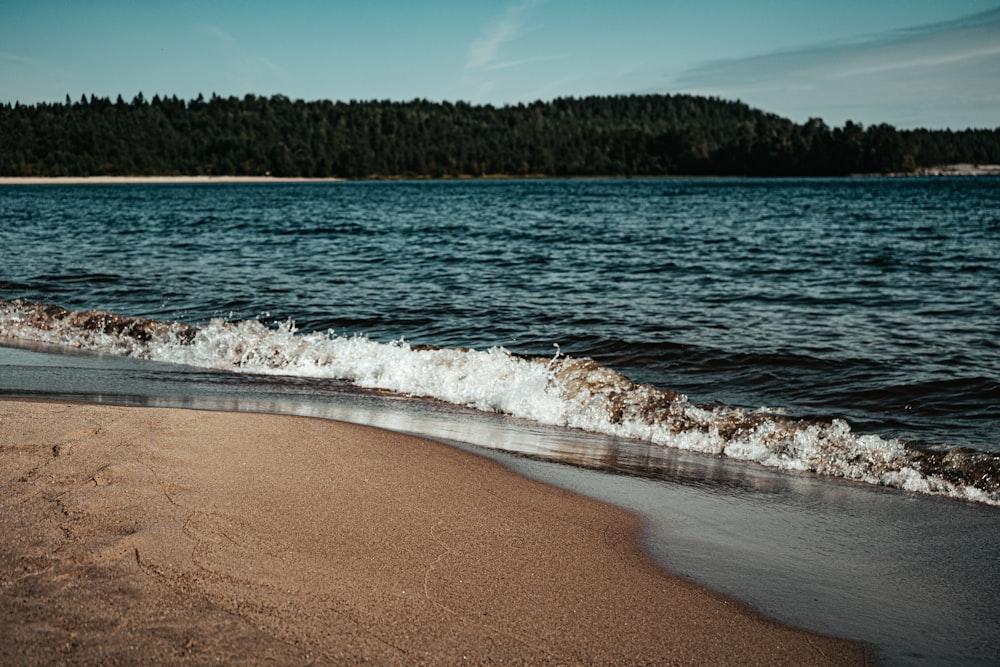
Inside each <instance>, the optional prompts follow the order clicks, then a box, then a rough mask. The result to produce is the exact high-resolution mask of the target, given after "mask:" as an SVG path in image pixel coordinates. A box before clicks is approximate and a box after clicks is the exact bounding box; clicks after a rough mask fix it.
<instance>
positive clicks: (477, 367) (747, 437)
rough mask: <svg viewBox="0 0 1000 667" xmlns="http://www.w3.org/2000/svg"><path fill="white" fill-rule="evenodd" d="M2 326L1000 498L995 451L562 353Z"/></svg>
mask: <svg viewBox="0 0 1000 667" xmlns="http://www.w3.org/2000/svg"><path fill="white" fill-rule="evenodd" d="M0 336H2V337H5V338H7V339H10V340H12V341H34V342H41V343H49V344H55V345H61V346H70V347H75V348H80V349H86V350H92V351H96V352H103V353H111V354H117V355H125V356H130V357H136V358H141V359H149V360H155V361H161V362H169V363H178V364H185V365H189V366H195V367H200V368H206V369H213V370H220V371H229V372H238V373H250V374H261V375H282V376H294V377H307V378H327V379H337V380H342V381H347V382H351V383H354V384H356V385H358V386H360V387H366V388H372V389H380V390H386V391H391V392H396V393H399V394H404V395H408V396H416V397H425V398H433V399H437V400H440V401H445V402H448V403H452V404H455V405H462V406H467V407H471V408H475V409H478V410H486V411H493V412H498V413H503V414H507V415H512V416H515V417H519V418H523V419H528V420H533V421H535V422H538V423H541V424H547V425H553V426H562V427H569V428H575V429H582V430H585V431H589V432H593V433H600V434H605V435H611V436H618V437H624V438H634V439H639V440H643V441H646V442H651V443H655V444H657V445H662V446H665V447H674V448H677V449H683V450H690V451H697V452H702V453H707V454H712V455H718V456H725V457H729V458H732V459H737V460H741V461H750V462H755V463H758V464H761V465H764V466H768V467H772V468H780V469H784V470H793V471H805V472H811V473H816V474H820V475H828V476H833V477H841V478H846V479H852V480H857V481H862V482H867V483H870V484H877V485H885V486H892V487H896V488H900V489H904V490H908V491H916V492H921V493H929V494H937V495H945V496H951V497H955V498H961V499H965V500H971V501H977V502H983V503H988V504H993V505H1000V482H998V476H997V469H998V468H1000V466H998V465H997V460H996V458H995V457H994V458H990V459H989V461H986V462H985V463H984V461H983V460H982V457H983V456H987V458H988V455H976V454H969V455H960V454H958V453H956V455H955V456H950V457H932V456H928V455H926V453H923V454H922V453H920V452H919V451H914V450H912V449H910V448H908V447H906V446H905V445H904V444H903V443H902V442H901V441H899V440H897V439H893V438H882V437H879V436H875V435H866V434H857V433H854V432H853V431H852V430H851V428H850V426H849V425H848V424H847V423H846V422H845V421H843V420H841V419H833V420H832V421H829V422H815V421H802V420H795V419H791V418H788V417H785V416H782V415H781V414H778V412H779V411H777V410H774V409H768V408H762V409H760V410H757V411H748V410H744V409H742V408H736V407H727V406H711V407H709V406H701V405H697V404H693V403H691V402H689V401H688V399H687V397H686V396H684V395H681V394H678V393H675V392H672V391H670V390H669V389H663V388H658V387H654V386H652V385H648V384H639V383H636V382H633V381H631V380H630V379H628V378H627V377H625V376H623V375H621V374H620V373H618V372H616V371H614V370H613V369H610V368H608V367H605V366H602V365H600V364H598V363H597V362H595V361H593V360H591V359H587V358H573V357H566V356H562V355H560V354H558V352H557V353H556V354H555V355H554V356H552V357H550V358H539V357H522V356H518V355H515V354H512V353H510V352H509V351H507V350H505V349H503V348H500V347H495V348H491V349H488V350H473V349H465V348H456V349H447V348H433V347H426V346H412V345H410V344H409V343H407V342H406V341H404V340H398V341H395V342H390V343H381V342H376V341H372V340H370V339H368V338H366V337H364V336H357V335H355V336H343V335H338V334H336V333H335V332H333V331H328V332H325V333H316V332H314V333H300V332H298V331H297V330H296V327H295V325H294V323H293V322H291V321H288V322H285V323H282V324H279V325H277V326H267V325H265V324H263V323H262V322H260V321H257V320H244V321H239V322H230V321H226V320H222V319H213V320H211V321H209V322H208V323H207V324H204V325H201V326H192V325H188V324H182V323H177V322H160V321H155V320H148V319H144V318H137V317H124V316H121V315H117V314H115V313H109V312H103V311H87V312H74V311H69V310H65V309H63V308H60V307H58V306H51V305H46V304H37V303H29V302H24V301H2V300H0ZM977 457H978V458H977ZM981 473H982V474H981Z"/></svg>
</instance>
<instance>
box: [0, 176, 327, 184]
mask: <svg viewBox="0 0 1000 667" xmlns="http://www.w3.org/2000/svg"><path fill="white" fill-rule="evenodd" d="M343 180H344V179H343V178H276V177H273V176H0V185H114V184H130V183H132V184H134V183H327V182H340V181H343Z"/></svg>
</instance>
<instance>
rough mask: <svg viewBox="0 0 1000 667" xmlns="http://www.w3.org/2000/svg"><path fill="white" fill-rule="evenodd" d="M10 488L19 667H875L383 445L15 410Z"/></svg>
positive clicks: (242, 427) (120, 416)
mask: <svg viewBox="0 0 1000 667" xmlns="http://www.w3.org/2000/svg"><path fill="white" fill-rule="evenodd" d="M0 474H2V487H0V488H2V489H3V490H2V492H0V529H2V530H3V534H4V539H3V540H0V612H2V617H0V618H2V621H0V624H2V626H0V634H2V635H3V637H4V638H5V640H4V641H3V642H0V663H2V664H5V665H37V664H45V665H52V664H102V665H107V664H142V663H153V662H157V663H167V664H205V663H209V662H221V663H223V664H264V663H267V664H294V665H304V664H359V663H366V662H367V663H372V664H380V665H410V664H433V665H452V664H459V663H465V664H495V663H515V664H562V665H583V664H593V665H610V664H658V665H663V664H679V665H722V664H727V665H736V664H740V665H746V664H761V665H763V664H766V665H780V664H789V665H792V664H794V665H807V664H808V665H822V664H864V662H865V652H864V650H863V648H862V647H860V646H858V645H855V644H852V643H849V642H846V641H841V640H837V639H831V638H827V637H822V636H817V635H814V634H810V633H807V632H803V631H799V630H796V629H792V628H788V627H784V626H782V625H779V624H776V623H774V622H771V621H769V620H767V619H764V618H762V617H760V616H759V615H757V614H755V613H754V612H753V611H752V610H750V609H749V608H747V607H745V606H744V605H741V604H738V603H736V602H733V601H730V600H727V599H725V598H723V597H721V596H718V595H716V594H714V593H711V592H708V591H705V590H702V589H700V588H698V587H696V586H694V585H692V584H689V583H687V582H685V581H682V580H680V579H677V578H674V577H671V576H669V575H667V574H665V573H664V572H662V571H661V570H660V569H658V568H657V567H656V566H655V565H654V564H653V563H652V562H651V561H650V560H649V559H648V558H647V557H646V556H645V555H644V554H643V553H642V551H641V550H640V549H639V548H638V547H637V536H638V534H639V530H640V528H641V527H640V525H639V523H638V520H637V519H636V518H634V517H633V516H631V515H629V514H627V513H626V512H624V511H622V510H619V509H617V508H614V507H611V506H608V505H604V504H601V503H599V502H597V501H593V500H590V499H587V498H583V497H580V496H577V495H573V494H571V493H569V492H566V491H562V490H559V489H556V488H553V487H549V486H546V485H544V484H541V483H537V482H534V481H531V480H528V479H525V478H523V477H520V476H518V475H516V474H514V473H512V472H510V471H508V470H506V469H504V468H502V467H501V466H499V465H497V464H495V463H492V462H490V461H487V460H485V459H481V458H479V457H477V456H475V455H472V454H469V453H466V452H462V451H459V450H455V449H453V448H450V447H447V446H445V445H440V444H437V443H433V442H429V441H426V440H421V439H417V438H413V437H408V436H402V435H398V434H395V433H390V432H387V431H382V430H378V429H372V428H367V427H361V426H353V425H345V424H340V423H335V422H330V421H324V420H317V419H309V418H301V417H286V416H270V415H254V414H236V413H213V412H195V411H183V410H167V409H146V408H118V407H106V406H92V405H79V404H66V403H54V402H22V401H0Z"/></svg>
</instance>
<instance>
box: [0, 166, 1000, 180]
mask: <svg viewBox="0 0 1000 667" xmlns="http://www.w3.org/2000/svg"><path fill="white" fill-rule="evenodd" d="M858 176H883V177H889V178H892V177H906V176H1000V164H968V163H963V164H945V165H938V166H935V167H921V168H919V169H917V170H916V171H913V172H894V173H887V174H849V175H845V176H844V178H851V177H858ZM521 178H528V179H533V180H537V179H545V178H561V177H558V176H548V175H544V174H527V175H515V174H487V175H484V176H446V177H442V178H433V177H430V176H426V175H425V176H421V175H410V176H403V175H379V176H372V177H370V178H362V179H354V178H351V179H348V178H336V177H328V178H306V177H291V178H281V177H276V176H0V185H116V184H122V185H128V184H156V183H164V184H170V183H177V184H197V183H342V182H346V181H368V180H372V181H398V180H420V181H423V180H447V181H455V180H463V181H464V180H470V181H479V180H487V181H489V180H508V179H521ZM568 178H574V179H588V178H615V179H623V180H628V179H635V178H668V179H669V178H744V177H742V176H738V175H718V176H711V175H697V176H695V175H685V174H671V175H668V176H614V175H608V176H603V177H602V176H584V177H579V176H577V177H568ZM759 178H780V177H768V176H763V177H759ZM803 178H810V177H808V176H805V177H803Z"/></svg>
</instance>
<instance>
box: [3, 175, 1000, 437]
mask: <svg viewBox="0 0 1000 667" xmlns="http://www.w3.org/2000/svg"><path fill="white" fill-rule="evenodd" d="M0 219H2V220H3V226H2V229H0V267H2V268H0V298H3V299H25V300H28V301H34V302H44V303H54V304H57V305H60V306H63V307H65V308H68V309H71V310H89V309H101V310H109V311H113V312H116V313H119V314H122V315H129V316H141V317H147V318H155V319H159V320H168V321H182V322H188V323H195V322H203V321H205V320H207V319H208V318H211V317H219V316H221V317H224V318H229V319H231V320H245V319H252V318H259V319H261V320H262V321H265V322H275V321H283V320H286V319H289V318H290V319H292V320H294V321H295V323H296V325H297V326H298V327H299V329H300V331H303V332H308V331H324V330H327V329H331V328H332V329H334V330H335V331H336V332H337V333H340V334H347V335H349V334H354V333H360V334H364V335H366V336H368V337H369V338H371V339H373V340H379V341H392V340H398V339H405V340H406V341H408V342H410V343H413V344H426V345H435V346H445V347H457V346H466V347H471V348H476V349H486V348H489V347H492V346H503V347H505V348H506V349H508V350H510V351H511V352H515V353H521V354H528V355H542V356H548V355H552V354H553V352H554V349H555V348H554V347H553V346H554V345H558V346H560V349H561V351H562V353H564V354H567V355H572V356H579V357H591V358H593V359H595V360H597V361H598V362H600V363H601V364H603V365H605V366H608V367H611V368H614V369H615V370H618V371H620V372H622V373H623V374H624V375H626V376H627V377H629V378H631V379H633V380H635V381H637V382H649V383H653V384H655V385H657V386H659V387H665V388H669V389H672V390H675V391H678V392H681V393H683V394H686V395H688V397H689V398H690V399H691V400H692V401H697V402H702V403H706V402H718V403H722V404H725V405H735V406H744V407H748V408H758V407H761V406H767V407H771V408H779V409H782V410H784V411H786V412H787V413H789V414H791V415H795V416H801V417H810V418H811V417H819V418H835V417H841V418H845V419H847V420H848V421H849V422H850V423H851V424H852V426H853V427H854V429H855V430H856V431H860V432H871V433H878V434H882V435H887V436H894V437H900V438H903V439H905V440H914V441H918V442H922V443H929V444H932V445H941V446H946V447H971V448H974V449H976V450H982V451H989V452H1000V440H998V437H997V433H998V432H1000V417H998V413H997V411H996V410H995V406H996V404H997V402H998V400H1000V180H998V179H995V178H966V179H961V178H955V179H948V178H942V179H837V180H819V181H816V180H635V181H623V180H608V181H602V180H597V181H498V182H415V183H407V182H403V183H332V184H331V183H323V184H283V185H232V184H225V185H149V186H120V185H112V186H44V187H37V186H36V187H5V188H4V189H2V190H0Z"/></svg>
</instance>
